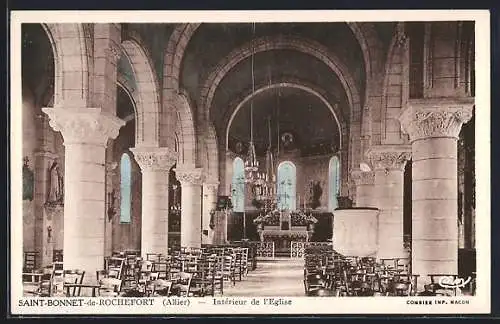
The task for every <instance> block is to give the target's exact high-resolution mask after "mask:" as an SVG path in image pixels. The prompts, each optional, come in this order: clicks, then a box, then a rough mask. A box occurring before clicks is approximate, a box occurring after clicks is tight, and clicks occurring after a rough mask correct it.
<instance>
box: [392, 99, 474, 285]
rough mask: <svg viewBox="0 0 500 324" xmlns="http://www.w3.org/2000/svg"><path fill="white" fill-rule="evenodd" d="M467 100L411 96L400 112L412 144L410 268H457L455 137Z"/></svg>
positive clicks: (423, 271)
mask: <svg viewBox="0 0 500 324" xmlns="http://www.w3.org/2000/svg"><path fill="white" fill-rule="evenodd" d="M472 107H473V99H472V98H471V99H466V98H464V99H423V100H412V101H410V102H409V103H408V108H406V110H405V111H403V113H402V114H401V116H400V121H401V125H402V129H403V131H405V132H406V133H408V134H409V136H410V141H411V147H412V182H413V193H412V272H413V273H414V274H419V275H420V279H419V280H420V284H424V283H427V282H429V278H428V277H427V275H428V274H431V273H449V274H456V273H457V272H458V224H457V222H458V217H457V197H458V192H457V139H458V134H459V132H460V129H461V127H462V124H464V123H466V122H467V121H468V120H469V119H470V118H471V117H472V109H473V108H472Z"/></svg>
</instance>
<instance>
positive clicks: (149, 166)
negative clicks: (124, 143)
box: [130, 147, 177, 171]
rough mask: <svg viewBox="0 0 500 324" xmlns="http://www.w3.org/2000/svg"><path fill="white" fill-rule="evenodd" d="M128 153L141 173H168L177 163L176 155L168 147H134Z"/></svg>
mask: <svg viewBox="0 0 500 324" xmlns="http://www.w3.org/2000/svg"><path fill="white" fill-rule="evenodd" d="M130 151H132V153H133V154H134V158H135V160H136V161H137V164H139V166H140V167H141V170H142V171H169V170H170V168H171V167H172V166H173V165H174V164H175V162H176V161H177V153H175V152H174V151H173V150H172V149H169V148H168V147H136V148H131V149H130Z"/></svg>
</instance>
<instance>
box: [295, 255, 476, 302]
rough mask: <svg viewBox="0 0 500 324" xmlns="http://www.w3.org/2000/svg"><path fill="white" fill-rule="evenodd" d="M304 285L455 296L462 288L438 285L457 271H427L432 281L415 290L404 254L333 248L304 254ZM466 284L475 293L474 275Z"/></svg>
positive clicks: (325, 291)
mask: <svg viewBox="0 0 500 324" xmlns="http://www.w3.org/2000/svg"><path fill="white" fill-rule="evenodd" d="M304 261H305V262H304V288H305V293H306V295H309V296H311V295H316V296H317V295H319V294H321V295H327V296H330V295H333V296H377V295H378V296H416V295H428V296H436V295H442V296H456V295H457V294H462V293H463V289H456V288H447V287H443V286H442V285H439V284H438V282H439V280H440V278H443V277H446V278H449V279H448V280H449V281H451V282H453V281H455V280H457V278H458V275H456V274H430V275H429V279H430V282H431V284H430V285H425V290H424V291H417V287H418V281H419V280H422V279H421V278H420V276H419V275H418V274H412V273H411V267H410V264H409V263H410V262H409V260H408V259H405V258H391V259H379V260H376V259H375V258H371V257H349V256H342V255H340V254H338V253H336V252H335V251H333V250H331V251H309V253H306V254H305V255H304ZM470 281H471V282H470V283H469V284H468V286H467V287H466V289H467V292H468V293H470V294H474V290H475V278H471V280H470Z"/></svg>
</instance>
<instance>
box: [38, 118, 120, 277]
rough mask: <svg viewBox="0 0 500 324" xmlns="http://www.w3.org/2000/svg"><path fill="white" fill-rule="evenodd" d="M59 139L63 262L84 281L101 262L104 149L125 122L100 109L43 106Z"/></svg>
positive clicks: (102, 260) (103, 212)
mask: <svg viewBox="0 0 500 324" xmlns="http://www.w3.org/2000/svg"><path fill="white" fill-rule="evenodd" d="M42 110H43V112H45V113H46V114H47V115H48V116H49V118H50V126H51V127H52V128H53V129H54V130H55V131H60V132H61V133H62V136H63V138H64V146H65V167H64V171H65V172H64V176H65V177H64V245H63V246H64V251H63V253H64V267H65V268H66V269H83V270H85V271H86V275H85V278H86V281H87V280H88V281H91V280H93V279H94V278H95V273H96V270H99V269H103V267H104V222H105V217H106V205H105V195H106V193H105V157H106V156H105V150H106V145H107V142H108V140H109V139H114V138H116V137H117V136H118V131H119V129H120V127H122V126H123V125H124V124H125V122H124V121H122V120H121V119H119V118H117V117H116V116H113V115H110V114H106V113H104V112H102V111H101V109H100V108H75V109H62V108H43V109H42Z"/></svg>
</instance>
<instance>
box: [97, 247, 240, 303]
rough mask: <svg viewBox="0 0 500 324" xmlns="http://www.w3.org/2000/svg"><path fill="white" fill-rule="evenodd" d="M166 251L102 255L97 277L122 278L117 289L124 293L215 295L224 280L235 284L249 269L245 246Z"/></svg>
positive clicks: (220, 292) (221, 291) (219, 290)
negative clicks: (103, 265)
mask: <svg viewBox="0 0 500 324" xmlns="http://www.w3.org/2000/svg"><path fill="white" fill-rule="evenodd" d="M169 252H170V254H169V255H166V256H164V255H161V254H156V253H148V254H146V260H143V259H142V257H140V256H137V255H134V256H130V255H129V256H127V255H125V254H124V253H122V252H118V253H114V256H112V257H109V258H106V259H105V269H103V270H101V271H99V272H98V273H97V277H98V278H101V277H106V278H114V279H117V280H121V286H120V291H119V292H121V293H123V294H125V295H130V294H132V295H148V296H150V295H152V294H153V295H154V294H155V293H156V292H158V291H159V292H160V293H162V294H174V295H180V296H184V295H189V296H206V295H211V296H214V295H215V294H223V290H224V283H225V282H228V283H230V284H232V285H233V286H234V285H235V283H236V281H241V280H242V279H243V278H244V277H245V276H247V274H248V271H249V267H248V248H239V247H230V248H222V249H221V248H216V249H206V248H204V249H180V250H176V251H172V250H171V251H169ZM169 282H170V283H171V285H169V284H168V283H169ZM159 288H161V289H159ZM167 288H168V289H167Z"/></svg>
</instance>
